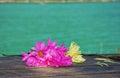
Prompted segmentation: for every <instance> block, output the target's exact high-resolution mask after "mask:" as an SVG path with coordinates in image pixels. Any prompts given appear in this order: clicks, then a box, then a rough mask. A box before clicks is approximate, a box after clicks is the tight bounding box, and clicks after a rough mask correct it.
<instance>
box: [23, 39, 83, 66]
mask: <svg viewBox="0 0 120 78" xmlns="http://www.w3.org/2000/svg"><path fill="white" fill-rule="evenodd" d="M79 48H80V47H79V46H78V45H77V44H76V43H75V42H72V43H71V44H70V47H69V49H67V48H66V47H65V45H64V43H62V45H61V46H57V42H56V41H53V42H51V41H50V38H48V42H47V45H45V43H44V42H43V41H41V42H36V43H35V47H33V48H32V49H31V50H30V51H29V52H28V53H25V52H22V61H23V62H26V65H27V66H33V67H36V66H37V67H46V66H53V67H59V66H71V65H72V64H73V62H75V63H80V62H84V61H85V59H84V58H83V57H82V55H81V54H80V51H79Z"/></svg>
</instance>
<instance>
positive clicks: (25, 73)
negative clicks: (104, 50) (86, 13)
mask: <svg viewBox="0 0 120 78" xmlns="http://www.w3.org/2000/svg"><path fill="white" fill-rule="evenodd" d="M84 57H85V58H86V62H84V63H79V64H73V66H70V67H59V68H56V67H27V66H26V65H25V63H24V62H22V61H21V57H20V56H12V57H0V78H120V61H117V62H118V63H107V64H108V65H109V66H99V65H96V64H95V63H96V62H97V61H96V60H94V58H96V57H98V56H84Z"/></svg>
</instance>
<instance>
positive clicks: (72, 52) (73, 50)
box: [66, 42, 85, 63]
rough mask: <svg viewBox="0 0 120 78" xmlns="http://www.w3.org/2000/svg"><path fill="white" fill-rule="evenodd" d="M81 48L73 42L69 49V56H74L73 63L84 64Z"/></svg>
mask: <svg viewBox="0 0 120 78" xmlns="http://www.w3.org/2000/svg"><path fill="white" fill-rule="evenodd" d="M79 49H80V46H78V45H77V44H76V43H75V42H72V43H71V44H70V47H69V51H68V52H67V53H66V55H68V56H72V61H73V62H76V63H80V62H84V61H85V59H84V58H83V57H82V55H80V54H81V51H79Z"/></svg>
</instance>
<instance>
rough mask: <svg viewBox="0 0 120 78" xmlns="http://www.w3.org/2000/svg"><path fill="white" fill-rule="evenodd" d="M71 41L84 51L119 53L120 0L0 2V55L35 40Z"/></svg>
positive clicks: (25, 48)
mask: <svg viewBox="0 0 120 78" xmlns="http://www.w3.org/2000/svg"><path fill="white" fill-rule="evenodd" d="M48 37H50V38H51V40H52V41H54V40H56V41H58V45H60V44H61V43H62V42H64V43H65V45H66V47H69V45H70V43H71V41H75V42H76V43H77V44H79V45H80V47H81V50H82V53H84V54H101V53H102V54H116V53H118V52H117V49H119V48H120V3H119V2H113V3H112V2H109V3H47V4H40V3H0V54H1V55H2V54H20V53H21V52H23V51H25V52H27V51H28V50H29V49H30V48H31V47H33V46H34V43H35V42H38V41H41V40H43V41H47V38H48Z"/></svg>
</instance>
